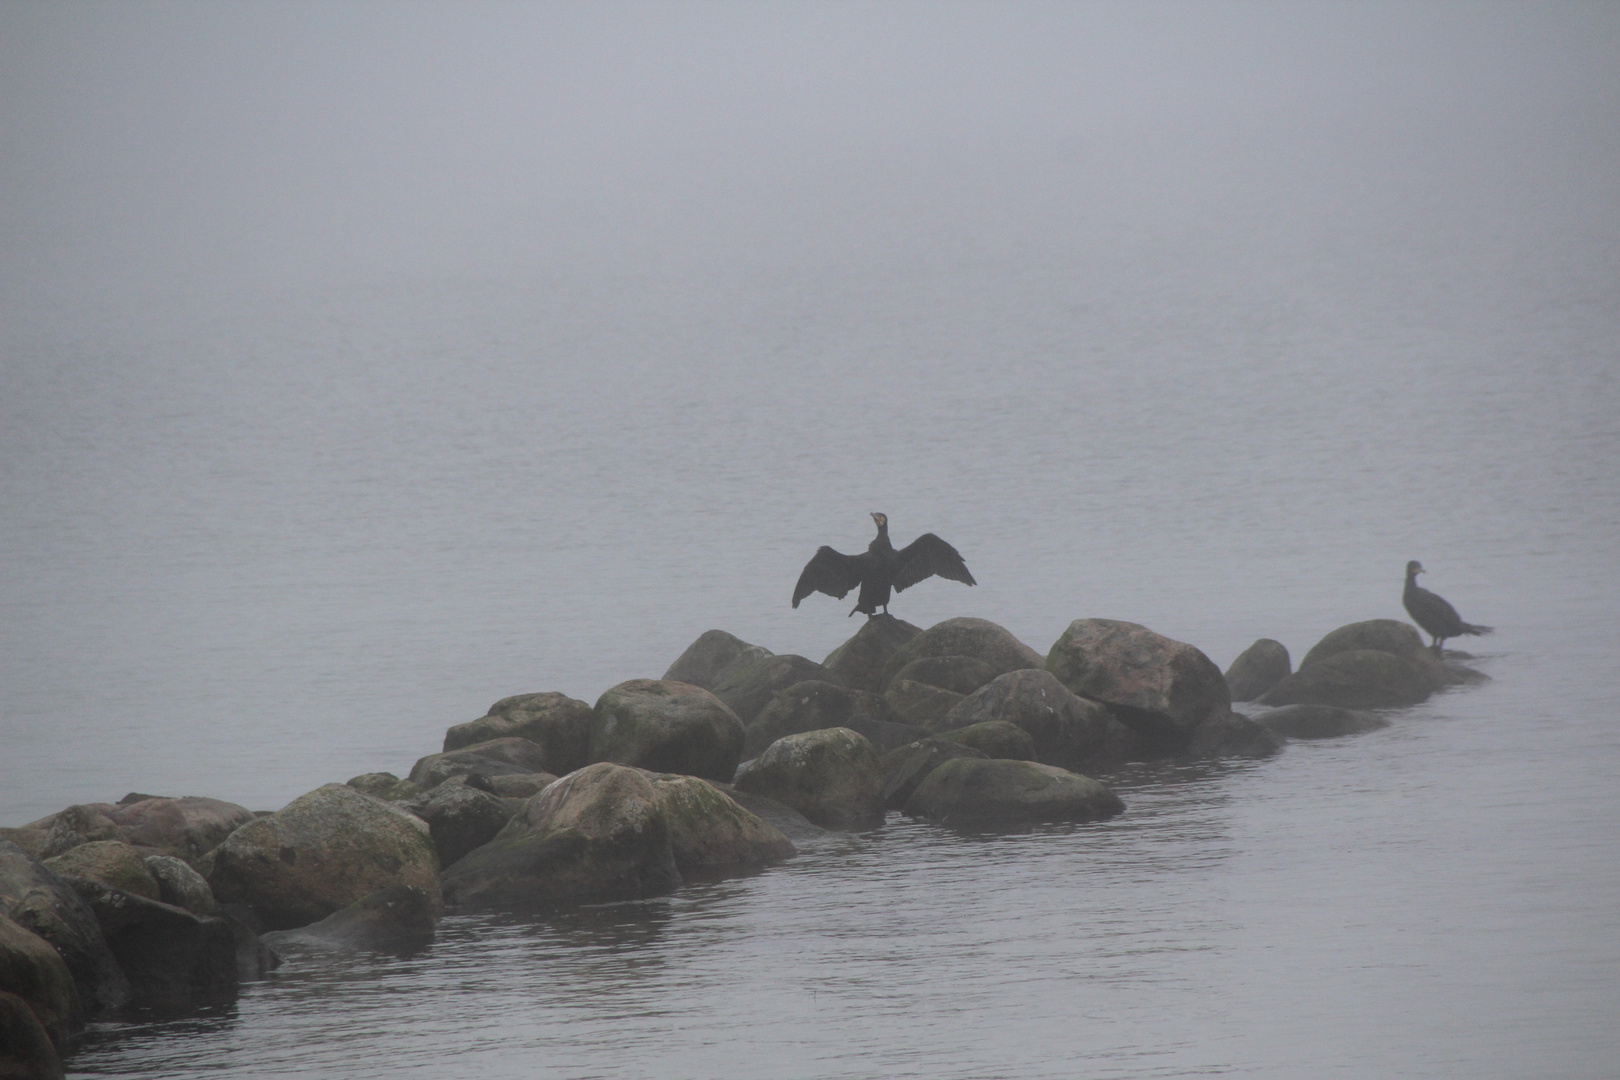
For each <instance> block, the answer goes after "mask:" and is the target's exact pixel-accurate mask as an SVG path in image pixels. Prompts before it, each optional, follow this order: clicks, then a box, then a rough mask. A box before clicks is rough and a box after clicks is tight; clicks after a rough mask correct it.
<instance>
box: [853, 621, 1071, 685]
mask: <svg viewBox="0 0 1620 1080" xmlns="http://www.w3.org/2000/svg"><path fill="white" fill-rule="evenodd" d="M929 656H971V657H974V658H975V659H978V660H982V661H984V662H985V663H986V664H988V665H990V671H991V675H992V676H995V675H1005V674H1006V673H1007V672H1009V671H1018V670H1020V669H1022V668H1038V667H1040V666H1041V664H1042V660H1041V655H1040V653H1037V652H1036V651H1035V650H1034V649H1031V648H1030V647H1029V646H1028V645H1025V644H1024V643H1023V642H1022V641H1019V640H1018V639H1017V638H1015V637H1013V636H1012V634H1010V633H1008V632H1007V630H1006V629H1005V628H1003V627H1000V626H997V625H996V624H995V623H993V622H990V621H989V620H987V619H971V618H956V619H946V620H945V621H944V622H941V623H935V624H934V625H933V626H930V627H929V628H928V629H927V630H924V631H923V632H922V633H920V634H918V635H917V636H916V637H913V638H912V639H911V640H909V641H907V642H906V643H905V644H904V645H902V646H900V648H898V649H896V650H895V651H894V653H893V654H892V655H891V656H890V657H889V659H888V660H886V661H884V664H883V673H882V676H881V678H882V681H883V686H884V688H885V689H887V688H888V687H889V685H890V684H891V683H892V682H894V681H895V679H896V678H897V677H898V675H899V673H900V669H902V668H904V667H905V666H906V665H907V664H909V663H911V662H912V661H913V660H920V659H922V658H924V657H929Z"/></svg>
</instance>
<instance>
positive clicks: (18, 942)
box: [0, 915, 84, 1053]
mask: <svg viewBox="0 0 1620 1080" xmlns="http://www.w3.org/2000/svg"><path fill="white" fill-rule="evenodd" d="M0 988H3V989H5V990H6V991H8V992H9V993H12V994H15V995H17V997H19V998H21V999H22V1000H23V1001H24V1002H25V1003H27V1005H28V1009H29V1011H30V1012H32V1013H33V1014H34V1017H35V1019H37V1020H38V1021H39V1025H40V1027H41V1028H43V1029H44V1031H45V1034H46V1035H48V1036H49V1037H50V1040H51V1044H52V1045H53V1046H55V1047H56V1049H57V1052H58V1053H61V1052H62V1051H63V1050H64V1049H65V1048H66V1047H67V1045H68V1042H67V1040H68V1038H69V1037H70V1036H71V1035H72V1034H73V1033H74V1032H75V1031H77V1030H78V1029H79V1028H81V1027H83V1026H84V1015H83V1013H82V1012H81V1011H80V1008H79V994H78V991H77V990H76V989H74V986H73V975H72V974H71V973H70V972H69V971H68V967H67V964H66V963H65V962H64V961H63V960H62V958H61V957H60V956H58V955H57V952H56V950H55V949H53V948H51V946H50V943H49V942H47V941H46V940H45V939H44V938H42V937H40V936H39V935H38V934H35V933H33V932H32V931H30V930H25V929H24V928H23V927H21V926H18V925H17V924H16V923H15V922H13V921H12V920H11V919H10V918H8V917H6V916H4V915H0Z"/></svg>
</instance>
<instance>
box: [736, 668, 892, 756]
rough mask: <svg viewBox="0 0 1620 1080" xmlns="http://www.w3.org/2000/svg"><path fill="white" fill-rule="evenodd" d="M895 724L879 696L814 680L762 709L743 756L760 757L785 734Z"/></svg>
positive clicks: (745, 741) (796, 685)
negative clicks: (762, 752) (832, 728)
mask: <svg viewBox="0 0 1620 1080" xmlns="http://www.w3.org/2000/svg"><path fill="white" fill-rule="evenodd" d="M894 722H895V716H894V711H893V710H892V709H890V708H889V705H888V703H887V702H885V701H884V700H883V699H882V698H880V697H878V696H877V695H876V694H868V693H866V692H865V691H864V690H851V689H849V688H848V687H845V686H839V685H837V684H836V683H830V682H821V681H819V680H816V679H811V680H808V681H806V682H802V683H794V684H793V685H792V686H790V687H788V688H787V689H786V690H782V691H779V692H778V693H777V695H776V696H775V697H773V698H771V700H770V703H769V704H768V705H766V706H765V708H763V709H761V710H760V713H759V715H758V716H756V717H755V718H754V721H753V723H751V724H749V725H747V727H746V729H745V737H744V739H743V757H745V758H752V757H757V756H759V754H760V753H761V751H763V750H764V749H765V748H766V747H767V746H769V745H771V743H773V742H775V741H776V740H777V739H780V738H781V737H782V736H784V735H797V734H799V733H800V732H803V731H820V730H821V729H822V728H831V727H847V728H851V729H852V730H856V731H859V730H860V729H861V726H862V725H870V724H876V723H894ZM862 734H865V732H862Z"/></svg>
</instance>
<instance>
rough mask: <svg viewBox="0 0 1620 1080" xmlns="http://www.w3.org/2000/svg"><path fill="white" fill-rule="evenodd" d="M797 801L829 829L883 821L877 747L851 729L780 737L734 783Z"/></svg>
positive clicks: (868, 825) (793, 803)
mask: <svg viewBox="0 0 1620 1080" xmlns="http://www.w3.org/2000/svg"><path fill="white" fill-rule="evenodd" d="M734 786H735V787H736V788H737V789H738V790H740V791H749V792H754V793H757V794H760V795H764V796H765V797H767V798H770V799H775V800H776V801H777V802H780V803H784V804H786V805H788V806H791V807H792V808H793V809H795V810H797V811H799V813H801V814H803V815H804V816H805V817H807V818H809V819H810V820H811V821H813V822H815V823H816V824H817V825H820V826H822V827H823V828H827V829H839V830H843V831H854V830H861V829H871V828H875V827H877V826H879V825H881V824H883V766H882V763H881V762H880V761H879V760H878V756H877V751H876V750H874V749H873V748H872V744H871V743H869V742H867V741H866V739H865V738H863V737H862V736H860V735H858V734H856V733H855V732H853V731H851V730H849V729H848V728H829V729H827V730H824V731H807V732H804V733H803V734H800V735H788V736H786V737H785V738H781V739H778V740H776V742H774V743H772V744H771V745H770V746H768V747H767V748H766V749H765V752H764V753H762V754H760V755H759V757H757V758H755V759H754V760H753V761H751V762H749V763H748V765H747V766H746V767H744V768H743V769H741V770H740V771H739V772H738V774H737V779H736V783H735V785H734Z"/></svg>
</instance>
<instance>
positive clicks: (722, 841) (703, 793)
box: [650, 775, 797, 878]
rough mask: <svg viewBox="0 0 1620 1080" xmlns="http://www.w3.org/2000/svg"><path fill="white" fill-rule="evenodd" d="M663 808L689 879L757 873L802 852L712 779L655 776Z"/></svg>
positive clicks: (681, 866)
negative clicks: (749, 872)
mask: <svg viewBox="0 0 1620 1080" xmlns="http://www.w3.org/2000/svg"><path fill="white" fill-rule="evenodd" d="M650 779H651V780H652V782H653V790H654V791H655V792H656V793H657V798H658V807H659V809H660V811H662V813H663V815H664V818H665V820H666V821H667V822H668V823H669V843H670V850H671V852H672V853H673V854H674V856H675V866H676V868H677V869H678V870H680V872H681V874H682V875H684V876H686V877H689V878H695V877H709V876H713V875H716V874H721V873H729V872H734V871H737V870H752V869H758V868H759V867H763V866H770V865H772V864H773V863H779V862H781V861H782V860H784V859H791V858H792V857H793V856H794V855H795V854H797V852H796V850H795V849H794V847H793V842H792V841H791V840H789V839H788V838H787V837H786V836H784V835H783V834H782V832H781V830H779V829H777V828H776V827H775V826H773V825H770V824H768V823H767V822H765V821H764V820H762V819H761V818H760V817H758V816H757V815H755V814H753V813H750V812H749V811H748V810H746V809H744V808H743V806H742V805H741V804H739V803H738V802H737V801H736V800H735V799H733V798H732V797H731V796H730V795H728V794H727V793H726V792H724V791H722V790H720V788H718V787H717V786H715V785H714V784H713V783H712V782H710V781H708V780H699V779H698V778H697V777H695V776H671V775H658V776H652V777H650Z"/></svg>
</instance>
